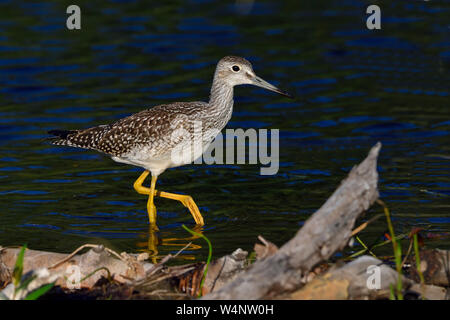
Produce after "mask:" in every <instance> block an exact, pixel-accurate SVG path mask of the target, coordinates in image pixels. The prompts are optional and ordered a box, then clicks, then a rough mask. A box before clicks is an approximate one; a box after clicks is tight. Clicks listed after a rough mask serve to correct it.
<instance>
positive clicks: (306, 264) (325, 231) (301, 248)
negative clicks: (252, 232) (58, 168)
mask: <svg viewBox="0 0 450 320" xmlns="http://www.w3.org/2000/svg"><path fill="white" fill-rule="evenodd" d="M380 148H381V143H377V144H376V145H375V146H374V147H373V148H372V149H371V150H370V152H369V155H368V156H367V158H366V159H365V160H364V161H363V162H362V163H360V164H359V165H358V166H356V167H354V168H353V169H352V170H351V171H350V173H349V175H348V177H347V178H346V179H345V180H344V181H343V182H342V183H341V185H340V186H339V187H338V188H337V190H336V191H335V192H334V193H333V195H332V196H331V197H330V198H329V199H328V200H327V201H326V202H325V204H324V205H323V206H322V207H321V208H320V209H319V210H318V211H316V212H315V213H314V214H313V215H312V216H311V217H310V218H309V219H308V220H307V221H306V222H305V224H304V226H303V227H302V228H301V229H300V230H299V231H298V233H297V235H296V236H295V237H294V238H292V239H291V240H290V241H289V242H287V243H286V244H285V245H283V246H282V247H281V248H280V249H279V250H278V251H277V252H276V253H275V254H273V255H272V256H270V257H268V258H266V259H263V260H260V261H257V262H255V263H254V264H253V266H252V267H251V268H250V269H249V270H248V271H246V272H243V273H242V274H240V275H239V276H238V277H237V278H236V279H235V280H233V281H232V282H230V283H228V284H227V285H225V286H224V287H222V288H221V289H219V290H217V291H214V292H212V293H210V294H208V295H206V296H205V297H204V299H267V298H273V297H276V296H277V295H278V294H279V293H281V292H286V291H294V290H296V289H298V288H299V287H300V286H301V285H302V278H304V276H305V275H306V274H307V273H308V271H310V270H311V269H312V268H313V267H314V266H315V265H316V264H318V263H320V262H322V261H325V260H327V259H328V258H330V257H331V256H332V255H333V254H334V253H335V252H336V251H337V250H341V249H343V248H344V247H345V246H346V245H347V243H348V241H349V239H350V237H351V233H352V229H353V226H354V224H355V220H356V219H357V218H358V217H359V216H360V215H361V214H362V213H363V212H365V211H366V210H367V209H369V207H370V206H371V205H372V204H373V203H374V201H375V200H377V198H378V189H377V183H378V173H377V170H376V167H377V158H378V153H379V151H380Z"/></svg>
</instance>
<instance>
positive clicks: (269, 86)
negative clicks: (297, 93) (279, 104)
mask: <svg viewBox="0 0 450 320" xmlns="http://www.w3.org/2000/svg"><path fill="white" fill-rule="evenodd" d="M253 84H254V85H255V86H258V87H261V88H264V89H267V90H270V91H273V92H276V93H278V94H281V95H283V96H286V97H288V98H294V97H293V96H291V95H290V94H289V93H287V92H285V91H283V90H280V89H278V88H277V87H275V86H274V85H272V84H270V83H268V82H267V81H266V80H264V79H261V78H260V77H254V78H253Z"/></svg>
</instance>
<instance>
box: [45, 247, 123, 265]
mask: <svg viewBox="0 0 450 320" xmlns="http://www.w3.org/2000/svg"><path fill="white" fill-rule="evenodd" d="M84 248H96V249H98V248H100V249H102V250H106V251H107V252H108V253H110V254H112V255H114V256H116V257H117V258H119V259H120V260H122V261H123V262H125V263H127V260H126V259H124V258H123V257H122V256H121V255H120V254H118V253H117V252H115V251H113V250H111V249H109V248H105V247H103V246H102V245H97V244H89V243H87V244H83V245H82V246H81V247H78V248H77V249H76V250H75V251H74V252H72V253H71V254H69V255H68V256H67V257H65V258H64V259H62V260H60V261H58V262H56V263H54V264H53V265H51V266H50V267H48V269H54V268H56V267H58V266H59V265H61V264H63V263H64V262H67V261H69V260H70V259H72V258H73V257H74V256H75V255H76V254H77V253H78V252H80V251H81V250H83V249H84Z"/></svg>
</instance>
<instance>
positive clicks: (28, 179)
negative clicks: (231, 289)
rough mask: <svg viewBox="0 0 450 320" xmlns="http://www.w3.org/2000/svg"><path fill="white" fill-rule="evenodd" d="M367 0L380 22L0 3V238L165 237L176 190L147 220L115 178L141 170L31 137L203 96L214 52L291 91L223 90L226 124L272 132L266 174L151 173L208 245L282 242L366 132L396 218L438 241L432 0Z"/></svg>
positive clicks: (294, 8) (444, 36)
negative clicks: (229, 96)
mask: <svg viewBox="0 0 450 320" xmlns="http://www.w3.org/2000/svg"><path fill="white" fill-rule="evenodd" d="M377 4H379V5H380V6H381V8H382V29H381V30H374V31H371V30H368V29H367V28H366V26H365V19H366V17H367V15H366V14H365V9H366V6H367V5H368V3H364V2H361V1H314V3H311V4H308V3H302V2H299V1H285V2H283V3H276V2H268V1H266V2H262V1H258V2H255V3H252V2H236V3H234V2H230V3H226V2H223V1H188V2H173V3H166V2H162V3H158V4H157V5H153V4H149V3H147V2H144V1H104V2H102V4H100V3H97V2H90V3H85V4H80V6H81V10H82V29H81V30H79V31H69V30H67V29H66V28H65V20H66V17H67V15H66V13H65V11H66V7H65V6H64V5H63V3H61V2H59V1H47V2H25V1H0V219H1V220H0V245H3V246H7V245H21V244H23V243H27V244H28V246H29V247H31V248H33V249H42V250H54V251H60V252H68V251H72V250H73V249H75V248H76V247H77V246H79V245H81V244H84V243H103V244H105V245H106V246H109V247H111V248H113V249H116V250H118V251H123V250H126V251H129V252H136V251H145V250H150V251H151V252H153V253H154V252H155V250H157V251H158V254H159V255H164V254H167V253H169V252H175V251H177V250H178V249H180V248H181V247H183V246H184V245H185V244H186V243H187V241H188V240H189V234H188V233H187V232H186V231H184V230H183V229H182V228H181V225H182V224H186V225H188V226H190V227H193V220H192V218H191V216H190V214H189V213H188V212H187V210H186V209H185V208H184V207H183V206H182V205H181V204H179V203H177V202H174V201H170V200H166V199H159V198H158V199H157V200H156V204H157V208H158V215H159V216H158V225H159V228H160V232H158V233H152V232H149V230H148V222H147V213H146V209H145V206H146V198H145V197H144V196H142V195H138V194H137V193H135V191H134V190H133V189H132V184H133V182H134V180H135V179H136V178H137V177H138V176H139V175H140V173H141V171H142V170H141V169H139V168H135V167H131V166H127V165H123V164H118V163H115V162H113V161H111V160H110V159H109V158H107V157H104V156H103V155H101V154H98V153H96V152H94V151H84V150H79V149H72V148H62V147H56V146H51V145H49V144H47V143H45V141H44V138H46V137H47V134H46V132H47V131H48V130H50V129H55V128H59V129H77V128H85V127H90V126H94V125H98V124H104V123H111V122H113V121H115V120H117V119H119V118H121V117H124V116H127V115H129V114H131V113H134V112H137V111H140V110H142V109H145V108H148V107H150V106H153V105H158V104H161V103H167V102H173V101H184V100H186V101H190V100H207V98H208V95H209V87H210V84H211V79H212V75H213V72H214V68H215V64H216V63H217V61H218V60H219V59H220V58H222V57H223V56H225V55H229V54H234V55H240V56H244V57H246V58H247V59H249V60H250V61H251V62H252V63H253V66H254V69H255V71H256V73H257V74H258V75H260V76H261V77H263V78H264V79H266V80H268V81H269V82H272V83H274V84H275V85H279V86H280V87H281V88H283V89H285V90H287V91H289V92H291V93H293V94H294V95H295V96H296V97H297V98H296V99H295V100H288V99H286V98H283V97H281V96H277V95H275V94H273V93H270V92H267V91H264V90H261V89H258V88H255V87H238V88H236V90H235V94H236V99H235V109H234V114H233V118H232V120H231V121H230V123H229V124H228V128H244V129H246V128H267V129H275V128H277V129H280V170H279V172H278V174H277V175H275V176H261V175H259V168H260V166H259V165H211V166H208V165H191V166H185V167H181V168H176V169H172V170H169V171H167V172H166V173H164V174H163V175H162V176H161V177H160V178H159V181H158V188H159V189H161V190H164V191H171V192H180V193H185V194H190V195H192V196H193V197H194V199H195V200H196V202H197V204H198V205H199V207H200V210H201V211H202V212H203V213H204V218H205V220H206V225H205V227H204V228H203V229H202V230H198V231H201V232H203V234H205V235H206V236H207V237H208V238H209V239H210V240H211V241H212V243H213V247H214V255H216V256H220V255H223V254H227V253H229V252H230V251H232V250H234V249H235V248H237V247H242V248H244V249H246V250H251V249H252V246H253V243H254V242H255V241H256V237H257V236H258V235H259V234H261V235H263V236H264V237H265V238H267V239H269V240H272V241H274V242H275V243H277V244H279V245H281V244H282V243H284V242H285V241H287V240H288V239H290V238H291V237H292V236H293V235H294V234H295V233H296V231H297V230H298V228H299V227H300V226H301V224H302V223H303V222H304V220H305V219H307V218H308V216H309V215H310V214H312V213H313V212H314V211H315V210H316V209H317V208H319V207H320V205H321V204H322V203H323V202H324V201H325V200H326V198H327V197H328V196H329V195H330V194H331V193H332V191H333V190H334V189H335V188H336V187H337V186H338V185H339V182H340V181H341V179H343V178H344V177H345V175H346V174H347V172H348V171H349V170H350V169H351V167H352V166H353V165H355V164H356V163H358V162H360V161H361V160H362V159H363V158H364V157H365V156H366V154H367V152H368V150H369V149H370V148H371V147H372V146H373V145H374V144H375V143H376V142H377V141H381V142H382V143H383V149H382V151H381V155H380V159H379V171H380V184H379V187H380V192H381V198H382V199H383V200H384V201H385V202H386V203H387V205H388V206H389V207H390V209H391V211H392V216H393V219H394V226H395V228H396V231H397V232H399V233H401V232H408V231H409V230H410V229H411V228H412V227H417V226H419V227H423V228H425V229H426V230H427V231H426V232H427V233H429V234H432V235H437V236H439V235H444V237H441V238H438V239H436V240H433V241H428V242H427V245H428V246H434V247H441V248H442V247H447V248H448V245H449V244H450V241H449V238H448V237H445V234H446V232H450V215H449V213H450V201H449V200H450V198H449V197H450V179H449V175H450V170H449V169H450V143H449V142H450V139H449V138H450V137H449V128H450V112H449V111H450V110H449V107H450V104H449V102H450V99H449V94H450V86H449V84H450V81H449V80H450V77H449V73H448V67H449V65H450V36H449V30H450V29H449V19H448V18H449V16H450V11H449V8H450V6H449V2H448V1H446V2H439V1H429V2H423V1H395V2H392V1H381V2H377ZM381 212H382V211H381V209H380V208H378V207H374V208H373V209H372V210H371V211H370V212H369V213H368V214H367V216H366V217H371V216H372V215H373V214H376V213H381ZM385 229H386V224H385V222H384V220H383V219H379V220H377V221H376V222H374V223H373V224H372V225H371V226H370V227H369V228H367V229H366V230H365V231H364V232H363V233H361V238H362V239H363V240H364V241H367V242H368V243H373V242H376V241H379V240H381V237H382V235H383V232H384V230H385ZM194 244H195V245H196V246H195V247H192V248H191V249H190V250H187V251H186V252H185V255H184V256H183V257H184V258H185V259H204V258H205V256H206V254H207V248H206V247H205V244H204V242H203V241H202V240H201V239H194ZM358 249H359V247H356V248H354V250H358ZM382 250H383V248H382V249H381V251H382ZM386 252H389V248H388V249H387V251H386Z"/></svg>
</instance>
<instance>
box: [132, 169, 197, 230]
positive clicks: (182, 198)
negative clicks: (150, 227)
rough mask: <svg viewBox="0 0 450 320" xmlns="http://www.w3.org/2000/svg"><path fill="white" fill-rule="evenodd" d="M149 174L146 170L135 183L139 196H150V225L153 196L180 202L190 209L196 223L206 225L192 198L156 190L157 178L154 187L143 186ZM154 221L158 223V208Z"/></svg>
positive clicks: (153, 180)
mask: <svg viewBox="0 0 450 320" xmlns="http://www.w3.org/2000/svg"><path fill="white" fill-rule="evenodd" d="M148 174H149V172H148V171H147V170H145V171H144V172H143V173H142V174H141V175H140V177H139V178H138V179H137V180H136V181H135V182H134V185H133V186H134V190H136V191H137V192H138V193H139V194H148V195H149V202H148V204H147V210H148V212H149V219H150V223H151V221H152V219H151V218H150V209H149V204H150V201H151V204H152V205H153V207H154V204H153V196H159V197H162V198H167V199H172V200H178V201H180V202H181V203H182V204H183V205H184V206H185V207H186V208H188V209H189V211H190V213H191V214H192V217H193V218H194V220H195V223H197V224H199V225H204V224H205V222H204V221H203V217H202V215H201V213H200V210H198V207H197V205H196V204H195V202H194V199H192V197H191V196H188V195H183V194H176V193H169V192H164V191H157V190H156V189H155V186H156V177H152V186H151V187H150V188H146V187H144V186H143V185H142V183H143V182H144V180H145V178H147V176H148ZM154 221H155V223H156V208H155V209H154Z"/></svg>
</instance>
